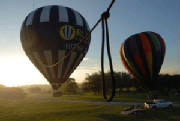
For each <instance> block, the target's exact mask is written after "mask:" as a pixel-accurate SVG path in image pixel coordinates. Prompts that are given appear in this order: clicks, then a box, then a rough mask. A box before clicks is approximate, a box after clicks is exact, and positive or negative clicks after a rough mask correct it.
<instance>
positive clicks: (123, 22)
mask: <svg viewBox="0 0 180 121" xmlns="http://www.w3.org/2000/svg"><path fill="white" fill-rule="evenodd" d="M25 1H26V2H25ZM110 2H111V0H106V1H105V0H98V1H97V0H51V1H49V0H34V3H33V0H16V1H11V0H1V4H0V73H1V75H0V84H4V85H6V86H17V85H27V84H48V82H47V80H46V79H45V78H44V77H43V76H42V74H40V72H39V71H38V70H37V69H36V68H35V67H34V65H33V64H32V63H31V62H30V61H29V59H28V57H27V56H26V55H25V53H24V51H23V49H22V46H21V42H20V29H21V25H22V22H23V20H24V19H25V17H26V16H27V15H28V13H30V12H31V11H32V10H34V9H36V8H39V7H42V6H46V5H62V6H67V7H70V8H73V9H74V10H76V11H78V12H79V13H81V14H82V15H83V16H84V17H85V19H86V20H87V22H88V24H89V26H90V28H91V27H92V26H93V25H94V24H95V23H96V21H97V20H98V19H99V17H100V16H101V13H102V12H103V11H105V10H106V9H107V7H108V6H109V3H110ZM110 13H111V16H110V18H109V19H108V22H109V31H110V44H111V54H112V59H113V65H114V70H115V71H118V72H119V71H120V72H127V71H126V70H125V68H124V67H123V66H122V64H121V61H120V57H119V48H120V46H121V43H122V42H123V41H124V40H125V39H126V38H128V37H129V36H131V35H133V34H136V33H139V32H143V31H153V32H157V33H159V34H160V35H161V36H162V37H163V39H164V41H165V44H166V56H165V60H164V63H163V66H162V68H161V72H160V73H162V74H180V69H179V68H180V65H179V64H180V59H179V58H180V53H179V51H180V50H179V48H180V2H179V0H151V1H145V0H116V1H115V3H114V5H113V7H112V9H111V11H110ZM100 50H101V26H100V25H98V27H97V28H96V29H95V31H93V32H92V34H91V44H90V47H89V51H88V53H87V55H86V57H85V59H84V60H83V62H82V63H81V64H80V65H79V67H78V68H77V69H76V70H75V71H74V73H73V74H72V75H71V77H72V78H75V79H76V81H77V82H82V81H83V80H84V78H85V77H86V76H87V74H91V73H93V72H98V71H100ZM105 55H106V53H105ZM105 64H106V70H107V71H108V70H109V68H107V67H108V60H107V59H106V60H105Z"/></svg>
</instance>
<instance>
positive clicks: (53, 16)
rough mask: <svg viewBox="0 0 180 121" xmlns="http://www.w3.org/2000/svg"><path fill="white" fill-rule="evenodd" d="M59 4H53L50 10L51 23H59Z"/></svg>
mask: <svg viewBox="0 0 180 121" xmlns="http://www.w3.org/2000/svg"><path fill="white" fill-rule="evenodd" d="M58 14H59V13H58V6H53V7H52V8H51V10H50V19H49V21H50V23H51V24H57V23H58V20H59V15H58Z"/></svg>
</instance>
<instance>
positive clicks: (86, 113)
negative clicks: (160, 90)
mask: <svg viewBox="0 0 180 121" xmlns="http://www.w3.org/2000/svg"><path fill="white" fill-rule="evenodd" d="M44 97H45V96H44ZM70 97H71V98H70ZM85 97H86V96H85ZM85 97H83V98H80V97H78V96H77V97H76V96H74V97H73V96H62V97H61V98H62V99H66V100H67V99H73V100H76V99H81V100H85ZM92 97H93V96H92ZM47 98H49V97H48V96H47ZM94 98H95V97H94ZM56 99H57V98H56ZM91 99H92V98H91ZM98 100H101V99H98ZM127 107H128V106H122V105H106V104H105V103H104V104H103V103H101V104H98V103H97V104H96V103H80V102H79V103H78V102H77V103H73V102H56V101H48V100H43V99H39V98H34V97H31V96H27V97H26V98H24V99H8V98H1V99H0V121H130V120H133V121H176V120H177V119H178V115H179V112H178V109H175V110H168V109H165V110H156V111H145V112H143V113H141V114H139V115H128V116H126V115H122V114H120V113H121V112H122V111H123V110H124V109H126V108H127Z"/></svg>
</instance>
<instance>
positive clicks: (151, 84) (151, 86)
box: [143, 32, 159, 90]
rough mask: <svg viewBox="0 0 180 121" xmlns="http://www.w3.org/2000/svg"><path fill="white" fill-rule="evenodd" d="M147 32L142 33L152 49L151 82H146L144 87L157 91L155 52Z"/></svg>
mask: <svg viewBox="0 0 180 121" xmlns="http://www.w3.org/2000/svg"><path fill="white" fill-rule="evenodd" d="M148 33H149V32H143V34H145V35H146V36H147V37H148V41H149V43H150V44H151V48H152V80H151V81H148V82H146V86H147V87H148V88H149V89H152V90H154V89H158V87H159V86H158V82H157V80H156V78H157V72H156V52H155V47H154V44H153V41H152V38H151V36H150V35H149V34H148Z"/></svg>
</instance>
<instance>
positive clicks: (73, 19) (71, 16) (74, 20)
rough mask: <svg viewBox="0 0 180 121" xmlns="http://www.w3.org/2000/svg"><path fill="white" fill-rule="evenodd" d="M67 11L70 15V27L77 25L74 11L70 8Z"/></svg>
mask: <svg viewBox="0 0 180 121" xmlns="http://www.w3.org/2000/svg"><path fill="white" fill-rule="evenodd" d="M66 9H67V13H68V19H69V22H68V23H69V24H70V25H76V17H75V15H74V12H73V10H72V9H71V8H68V7H66Z"/></svg>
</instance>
